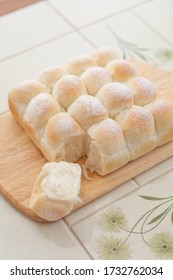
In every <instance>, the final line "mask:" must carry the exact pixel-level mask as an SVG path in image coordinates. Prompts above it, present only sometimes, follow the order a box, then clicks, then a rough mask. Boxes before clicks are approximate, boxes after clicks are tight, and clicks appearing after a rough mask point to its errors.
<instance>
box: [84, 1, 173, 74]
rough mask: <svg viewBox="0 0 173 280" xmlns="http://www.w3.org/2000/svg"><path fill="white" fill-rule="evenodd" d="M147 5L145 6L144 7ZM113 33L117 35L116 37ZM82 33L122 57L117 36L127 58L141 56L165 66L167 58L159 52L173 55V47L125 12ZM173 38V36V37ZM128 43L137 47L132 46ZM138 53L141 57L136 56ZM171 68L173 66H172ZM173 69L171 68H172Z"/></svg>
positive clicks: (96, 44) (95, 43)
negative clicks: (115, 51)
mask: <svg viewBox="0 0 173 280" xmlns="http://www.w3.org/2000/svg"><path fill="white" fill-rule="evenodd" d="M145 6H147V5H144V7H145ZM112 31H113V32H114V33H115V34H116V35H114V34H113V33H112ZM81 32H82V33H83V34H84V35H85V36H86V37H87V38H89V39H90V40H91V41H92V42H93V43H94V45H95V46H98V47H99V46H105V45H106V46H112V47H114V48H115V49H117V51H118V53H119V55H120V56H122V53H123V51H122V48H121V46H120V43H119V40H117V38H116V36H118V37H119V38H120V39H122V40H123V41H124V45H123V47H124V50H125V53H126V55H127V56H129V57H130V56H136V57H138V58H139V59H141V55H142V56H144V59H146V60H148V61H149V62H154V63H155V64H156V65H160V66H161V67H163V66H164V63H165V60H166V61H167V57H166V56H165V55H164V54H163V55H158V53H159V52H161V51H162V52H163V53H165V52H167V51H170V52H172V53H173V49H172V47H170V45H169V44H167V43H166V42H165V41H164V40H163V39H162V38H161V37H160V36H159V35H157V34H156V33H155V32H153V31H152V30H151V29H150V28H149V27H148V26H146V25H145V24H144V23H143V22H141V21H140V20H139V19H138V18H136V17H135V16H134V15H133V14H132V13H130V12H125V13H123V14H120V15H117V16H114V17H113V18H111V19H108V20H105V21H102V22H101V23H98V24H95V25H92V26H90V27H87V28H84V29H82V30H81ZM172 37H173V35H172ZM128 43H131V44H134V45H136V47H134V46H132V48H131V46H130V48H131V50H130V48H129V45H128ZM143 48H147V49H148V50H143ZM136 51H137V52H138V53H139V55H136ZM171 59H172V62H173V55H172V58H171ZM170 67H171V65H170ZM170 69H171V68H170Z"/></svg>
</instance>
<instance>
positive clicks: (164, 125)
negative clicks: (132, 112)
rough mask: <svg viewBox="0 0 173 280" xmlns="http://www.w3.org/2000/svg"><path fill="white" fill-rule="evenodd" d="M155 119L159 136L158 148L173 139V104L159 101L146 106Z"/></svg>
mask: <svg viewBox="0 0 173 280" xmlns="http://www.w3.org/2000/svg"><path fill="white" fill-rule="evenodd" d="M145 108H147V109H148V110H149V111H150V112H151V114H152V115H153V117H154V121H155V125H156V131H157V134H158V142H157V146H160V145H163V144H165V143H167V142H169V141H172V139H173V104H171V103H170V102H169V101H168V100H164V99H157V100H156V101H154V102H153V103H150V104H148V105H146V106H145Z"/></svg>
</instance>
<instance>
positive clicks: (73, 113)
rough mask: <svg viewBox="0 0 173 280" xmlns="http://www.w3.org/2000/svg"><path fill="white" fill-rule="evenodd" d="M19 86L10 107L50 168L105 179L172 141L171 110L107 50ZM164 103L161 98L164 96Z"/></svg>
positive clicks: (172, 105)
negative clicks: (76, 168) (61, 164)
mask: <svg viewBox="0 0 173 280" xmlns="http://www.w3.org/2000/svg"><path fill="white" fill-rule="evenodd" d="M39 80H40V81H34V80H33V81H25V82H22V83H19V84H18V85H17V86H15V87H13V89H12V90H11V91H10V93H9V108H10V110H11V112H12V113H13V115H14V117H15V118H16V119H17V121H18V122H19V123H20V124H21V125H22V126H23V127H24V129H25V131H26V133H27V134H28V135H29V136H30V138H31V139H32V140H33V142H34V143H35V145H36V146H37V147H38V148H39V149H40V150H41V152H42V153H43V155H44V156H45V157H46V158H47V160H48V161H53V162H55V161H66V162H76V161H77V160H79V159H80V158H81V157H86V167H87V168H88V169H90V170H91V171H96V172H97V173H99V174H100V175H102V176H104V175H106V174H109V173H110V172H113V171H115V170H116V169H118V168H120V167H121V166H123V165H124V164H126V163H127V162H128V161H131V160H134V159H136V158H138V157H140V156H142V155H144V154H146V153H148V152H150V151H152V150H153V149H154V148H155V147H157V146H160V145H162V144H165V143H167V142H169V141H172V140H173V103H172V98H166V99H167V100H165V99H164V97H163V98H162V99H159V98H158V95H157V90H156V88H155V86H154V85H153V84H152V82H151V81H149V80H147V79H146V78H144V77H139V76H137V70H136V69H135V67H134V65H133V63H130V62H129V61H127V60H124V59H118V56H117V54H116V52H115V51H114V50H112V49H110V48H100V49H98V50H95V51H93V52H92V54H91V56H86V55H82V56H77V57H75V58H72V59H71V60H70V61H69V62H68V63H67V64H66V66H64V67H59V66H56V67H51V68H48V69H46V70H43V72H42V73H41V75H40V77H39ZM163 96H164V95H163Z"/></svg>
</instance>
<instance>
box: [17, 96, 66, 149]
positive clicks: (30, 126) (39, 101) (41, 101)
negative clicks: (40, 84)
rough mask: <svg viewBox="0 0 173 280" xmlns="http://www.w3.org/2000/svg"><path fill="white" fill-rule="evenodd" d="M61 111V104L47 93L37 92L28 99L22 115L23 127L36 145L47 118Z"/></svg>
mask: <svg viewBox="0 0 173 280" xmlns="http://www.w3.org/2000/svg"><path fill="white" fill-rule="evenodd" d="M62 111H64V109H63V108H62V107H61V105H60V104H59V103H58V102H57V101H56V100H55V99H54V98H53V97H52V95H50V94H48V93H41V94H38V95H37V96H35V97H34V98H33V99H32V100H31V101H30V103H29V104H28V107H27V108H26V111H25V114H24V117H23V127H24V129H25V131H26V133H27V134H28V135H29V136H30V137H31V139H32V140H33V141H34V143H35V144H36V146H37V147H39V146H40V140H41V137H42V135H43V132H44V130H45V127H46V124H47V122H48V120H49V119H50V118H51V117H53V116H54V115H56V114H57V113H59V112H62Z"/></svg>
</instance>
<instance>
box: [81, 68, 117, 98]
mask: <svg viewBox="0 0 173 280" xmlns="http://www.w3.org/2000/svg"><path fill="white" fill-rule="evenodd" d="M81 80H82V81H83V83H84V84H85V86H86V89H87V91H88V94H90V95H95V94H96V93H97V92H98V91H99V90H100V89H101V88H102V87H103V86H104V85H105V84H107V83H110V82H112V78H111V76H110V75H109V74H108V73H107V71H106V70H105V69H104V68H102V67H98V66H96V67H91V68H88V69H87V70H86V71H85V72H84V73H83V74H82V75H81Z"/></svg>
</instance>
